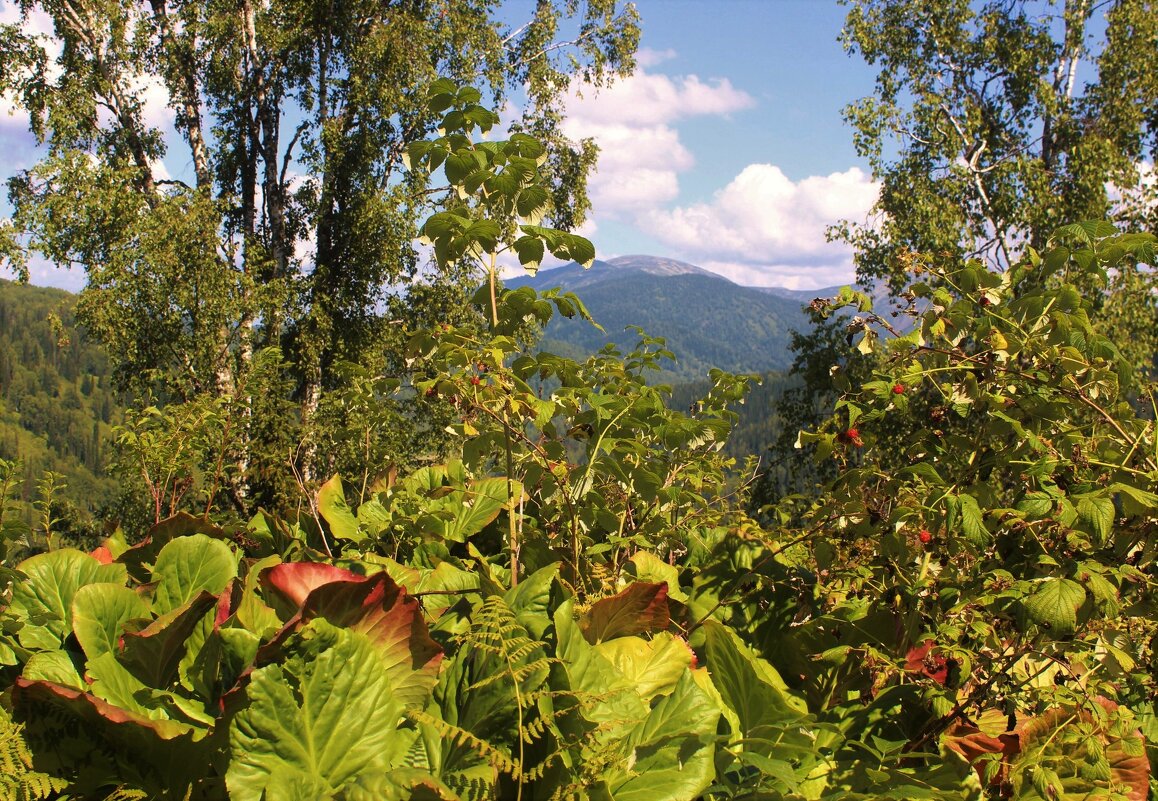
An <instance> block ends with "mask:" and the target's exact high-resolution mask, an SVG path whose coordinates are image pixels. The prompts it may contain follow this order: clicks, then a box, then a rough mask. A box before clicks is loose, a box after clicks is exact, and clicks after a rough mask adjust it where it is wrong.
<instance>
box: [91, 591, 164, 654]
mask: <svg viewBox="0 0 1158 801" xmlns="http://www.w3.org/2000/svg"><path fill="white" fill-rule="evenodd" d="M149 617H151V615H150V614H149V607H148V606H146V604H145V602H144V601H143V600H141V597H140V596H139V595H137V593H135V592H133V591H132V590H130V589H129V588H128V587H122V586H119V585H117V584H89V585H87V586H85V587H81V588H80V589H79V590H78V591H77V593H76V595H75V596H74V597H73V600H72V630H73V633H74V634H76V641H77V642H79V643H80V647H81V648H82V649H84V653H85V656H86V657H88V658H89V659H95V658H96V657H98V656H100V655H101V654H104V653H115V652H116V651H117V650H118V648H117V641H118V640H119V639H120V637H121V634H123V633H124V627H125V624H126V623H128V622H129V621H130V620H135V619H145V618H149Z"/></svg>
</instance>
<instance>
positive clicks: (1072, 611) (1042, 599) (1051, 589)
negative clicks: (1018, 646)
mask: <svg viewBox="0 0 1158 801" xmlns="http://www.w3.org/2000/svg"><path fill="white" fill-rule="evenodd" d="M1085 600H1086V591H1085V589H1084V588H1083V587H1082V585H1081V584H1078V583H1077V582H1074V581H1070V580H1069V579H1057V578H1055V579H1047V580H1046V581H1044V582H1042V584H1041V586H1040V587H1038V588H1037V590H1036V591H1035V592H1034V593H1033V594H1032V595H1030V596H1029V597H1028V598H1026V599H1025V610H1026V612H1028V613H1029V617H1030V619H1031V620H1033V622H1034V623H1037V624H1038V625H1040V626H1044V627H1046V628H1048V629H1049V630H1050V632H1051V633H1052V634H1056V635H1062V634H1072V633H1073V631H1074V629H1075V628H1077V624H1078V609H1079V608H1080V607H1081V605H1082V604H1083V603H1085Z"/></svg>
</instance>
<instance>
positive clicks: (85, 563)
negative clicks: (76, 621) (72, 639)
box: [11, 548, 127, 650]
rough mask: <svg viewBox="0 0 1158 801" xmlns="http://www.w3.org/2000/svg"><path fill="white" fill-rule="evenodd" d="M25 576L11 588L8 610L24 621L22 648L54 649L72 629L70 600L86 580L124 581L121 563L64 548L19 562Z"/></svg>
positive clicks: (124, 574) (88, 582)
mask: <svg viewBox="0 0 1158 801" xmlns="http://www.w3.org/2000/svg"><path fill="white" fill-rule="evenodd" d="M17 569H18V570H20V572H22V573H23V574H24V575H25V576H27V577H28V578H27V579H26V580H25V581H22V582H20V583H18V584H16V585H15V586H14V587H13V589H12V604H11V611H12V612H13V613H14V614H15V616H16V617H17V618H18V619H23V620H24V621H25V623H26V625H25V626H24V627H23V628H22V629H21V630H20V633H19V637H20V644H21V645H23V646H24V647H25V648H30V649H34V650H35V649H44V650H54V649H56V648H59V647H60V644H61V643H62V642H63V641H64V639H65V637H67V636H68V635H69V634H70V633H71V632H72V601H73V598H74V597H75V595H76V593H77V591H78V590H79V589H80V588H81V587H84V586H85V585H88V584H99V583H111V584H124V583H125V580H126V578H127V575H126V573H125V568H124V566H123V565H102V564H101V563H100V562H98V561H97V560H96V559H94V558H93V557H91V556H89V555H88V554H86V553H82V552H80V551H77V550H74V549H72V548H65V549H62V550H59V551H52V552H50V553H43V554H39V555H37V556H33V557H30V558H28V559H25V560H24V561H23V562H21V563H20V564H19V565H18V566H17Z"/></svg>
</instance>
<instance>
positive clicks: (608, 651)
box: [595, 631, 694, 701]
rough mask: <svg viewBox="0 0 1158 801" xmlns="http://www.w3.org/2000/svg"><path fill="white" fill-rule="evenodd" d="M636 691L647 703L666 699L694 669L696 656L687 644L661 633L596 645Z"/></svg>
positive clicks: (598, 650) (618, 638)
mask: <svg viewBox="0 0 1158 801" xmlns="http://www.w3.org/2000/svg"><path fill="white" fill-rule="evenodd" d="M595 650H596V651H597V652H598V653H599V654H601V655H602V656H603V657H605V658H606V659H607V661H609V662H610V663H611V664H612V665H614V666H615V668H616V669H617V670H618V671H619V672H620V673H622V674H623V675H624V677H625V678H626V679H627V680H628V681H629V682H630V683H631V684H632V685H633V686H634V687H635V690H636V692H638V693H639V695H640V697H641V698H643V700H645V701H650V700H651V699H652V698H654V697H655V696H657V695H666V694H667V693H670V692H671V691H672V689H673V688H674V687H675V684H676V682H677V681H679V679H680V677H681V676H683V675H684V674H685V673H687V670H688V668H689V667H691V663H692V658H693V656H694V654H693V653H692V649H691V648H690V647H689V646H688V644H687V643H686V642H684V641H683V640H681V639H679V638H678V637H675V636H673V635H671V634H668V633H667V632H666V631H661V632H660V633H659V634H657V635H655V638H654V639H651V640H645V639H643V638H642V637H617V638H615V639H614V640H608V641H606V642H601V643H598V644H597V645H595Z"/></svg>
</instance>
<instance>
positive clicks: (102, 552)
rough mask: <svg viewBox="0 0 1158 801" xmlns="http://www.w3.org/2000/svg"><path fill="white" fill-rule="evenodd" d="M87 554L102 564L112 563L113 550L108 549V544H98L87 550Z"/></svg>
mask: <svg viewBox="0 0 1158 801" xmlns="http://www.w3.org/2000/svg"><path fill="white" fill-rule="evenodd" d="M88 555H89V556H91V557H92V558H93V559H96V560H97V561H98V562H100V563H101V564H102V565H111V564H112V563H113V552H112V551H110V550H109V549H108V546H105V545H98V546H97V547H95V548H93V549H92V550H91V551H89V552H88Z"/></svg>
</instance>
